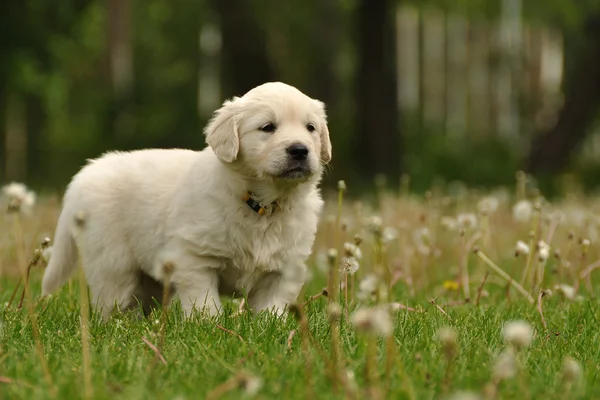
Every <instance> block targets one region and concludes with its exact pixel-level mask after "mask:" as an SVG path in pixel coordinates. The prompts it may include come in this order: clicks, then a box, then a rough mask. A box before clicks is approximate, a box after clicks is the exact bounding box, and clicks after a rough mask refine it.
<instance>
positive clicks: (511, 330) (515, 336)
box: [502, 321, 533, 348]
mask: <svg viewBox="0 0 600 400" xmlns="http://www.w3.org/2000/svg"><path fill="white" fill-rule="evenodd" d="M502 334H503V336H504V341H505V342H507V343H509V344H510V345H512V346H514V347H516V348H523V347H528V346H529V345H530V344H531V341H532V340H533V329H532V328H531V325H530V324H529V323H528V322H526V321H511V322H507V323H506V324H505V325H504V327H503V328H502Z"/></svg>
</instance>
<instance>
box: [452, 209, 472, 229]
mask: <svg viewBox="0 0 600 400" xmlns="http://www.w3.org/2000/svg"><path fill="white" fill-rule="evenodd" d="M456 222H457V223H458V226H459V227H460V228H463V229H467V230H468V229H475V228H476V227H477V217H476V216H475V214H473V213H463V214H458V215H457V216H456Z"/></svg>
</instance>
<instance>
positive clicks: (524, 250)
mask: <svg viewBox="0 0 600 400" xmlns="http://www.w3.org/2000/svg"><path fill="white" fill-rule="evenodd" d="M521 254H524V255H527V254H529V246H528V245H527V244H526V243H525V242H523V241H522V240H519V241H518V242H517V244H516V246H515V255H516V256H519V255H521Z"/></svg>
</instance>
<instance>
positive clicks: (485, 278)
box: [475, 271, 490, 306]
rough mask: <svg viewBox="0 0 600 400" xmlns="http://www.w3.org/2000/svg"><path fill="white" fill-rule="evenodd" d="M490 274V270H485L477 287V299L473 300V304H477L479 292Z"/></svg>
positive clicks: (479, 297) (479, 296)
mask: <svg viewBox="0 0 600 400" xmlns="http://www.w3.org/2000/svg"><path fill="white" fill-rule="evenodd" d="M489 275H490V271H485V275H484V276H483V280H482V281H481V285H479V287H478V288H477V299H476V300H475V305H476V306H478V305H479V300H480V299H481V292H483V286H484V285H485V282H486V281H487V278H488V276H489Z"/></svg>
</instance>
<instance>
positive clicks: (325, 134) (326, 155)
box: [314, 100, 331, 164]
mask: <svg viewBox="0 0 600 400" xmlns="http://www.w3.org/2000/svg"><path fill="white" fill-rule="evenodd" d="M314 101H315V102H316V103H317V106H318V107H319V108H320V110H321V112H320V117H321V118H322V119H323V121H322V122H321V161H322V162H323V163H324V164H327V163H328V162H329V161H331V139H329V128H328V127H327V113H326V112H325V103H323V102H322V101H319V100H314Z"/></svg>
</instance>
